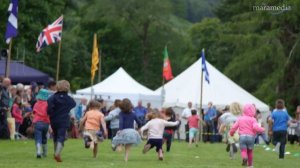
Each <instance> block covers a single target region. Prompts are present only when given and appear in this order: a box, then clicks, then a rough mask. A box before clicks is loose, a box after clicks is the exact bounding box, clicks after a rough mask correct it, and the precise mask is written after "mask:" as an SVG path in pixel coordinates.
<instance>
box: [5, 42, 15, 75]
mask: <svg viewBox="0 0 300 168" xmlns="http://www.w3.org/2000/svg"><path fill="white" fill-rule="evenodd" d="M12 41H13V38H11V40H10V42H9V48H8V54H7V58H6V71H5V72H6V73H5V77H7V78H8V77H9V74H10V60H11V48H12Z"/></svg>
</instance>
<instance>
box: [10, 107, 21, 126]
mask: <svg viewBox="0 0 300 168" xmlns="http://www.w3.org/2000/svg"><path fill="white" fill-rule="evenodd" d="M12 116H13V117H14V118H15V120H16V123H20V124H22V123H23V116H22V110H21V108H20V107H19V105H17V104H14V105H13V106H12Z"/></svg>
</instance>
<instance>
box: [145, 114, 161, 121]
mask: <svg viewBox="0 0 300 168" xmlns="http://www.w3.org/2000/svg"><path fill="white" fill-rule="evenodd" d="M158 117H159V114H158V113H156V112H150V113H148V114H147V115H146V118H147V119H148V120H152V119H155V118H158Z"/></svg>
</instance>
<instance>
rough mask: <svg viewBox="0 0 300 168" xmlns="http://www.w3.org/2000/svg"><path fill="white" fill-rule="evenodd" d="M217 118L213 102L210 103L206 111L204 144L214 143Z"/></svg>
mask: <svg viewBox="0 0 300 168" xmlns="http://www.w3.org/2000/svg"><path fill="white" fill-rule="evenodd" d="M216 117H217V111H216V109H215V108H214V107H213V104H212V102H209V103H208V108H207V109H206V110H204V121H205V128H204V142H207V141H210V142H211V143H213V142H214V140H213V138H212V137H213V136H212V135H214V134H215V123H214V121H215V118H216Z"/></svg>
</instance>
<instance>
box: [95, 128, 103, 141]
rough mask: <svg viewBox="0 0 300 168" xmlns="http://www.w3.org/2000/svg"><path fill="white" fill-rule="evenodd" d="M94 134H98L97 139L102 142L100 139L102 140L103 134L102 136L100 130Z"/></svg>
mask: <svg viewBox="0 0 300 168" xmlns="http://www.w3.org/2000/svg"><path fill="white" fill-rule="evenodd" d="M96 135H97V136H98V140H99V141H100V142H102V141H103V140H104V136H103V133H102V131H101V130H99V131H97V132H96Z"/></svg>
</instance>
